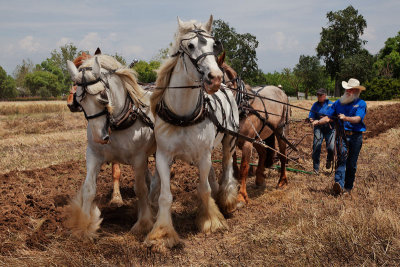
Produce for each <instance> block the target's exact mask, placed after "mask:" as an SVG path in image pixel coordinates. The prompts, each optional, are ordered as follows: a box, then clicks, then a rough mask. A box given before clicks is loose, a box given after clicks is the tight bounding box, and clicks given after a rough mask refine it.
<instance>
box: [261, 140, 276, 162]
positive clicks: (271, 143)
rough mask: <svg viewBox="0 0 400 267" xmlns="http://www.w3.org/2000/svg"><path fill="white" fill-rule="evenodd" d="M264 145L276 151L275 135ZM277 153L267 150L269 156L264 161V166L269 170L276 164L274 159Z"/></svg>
mask: <svg viewBox="0 0 400 267" xmlns="http://www.w3.org/2000/svg"><path fill="white" fill-rule="evenodd" d="M264 143H265V144H266V145H267V146H269V147H272V148H274V149H275V134H271V135H270V136H269V137H268V138H267V139H264ZM275 154H276V153H275V151H273V150H271V149H269V148H267V155H266V158H265V161H264V166H265V167H266V168H269V167H271V166H272V164H274V158H275Z"/></svg>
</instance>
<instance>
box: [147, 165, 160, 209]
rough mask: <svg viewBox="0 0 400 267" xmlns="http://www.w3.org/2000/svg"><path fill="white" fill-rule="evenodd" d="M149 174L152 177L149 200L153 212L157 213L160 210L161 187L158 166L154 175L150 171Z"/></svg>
mask: <svg viewBox="0 0 400 267" xmlns="http://www.w3.org/2000/svg"><path fill="white" fill-rule="evenodd" d="M148 175H149V176H150V177H151V178H150V192H149V201H150V206H151V208H152V211H153V214H154V215H156V214H157V211H158V198H159V196H160V187H161V182H160V175H159V174H158V171H157V168H156V170H155V172H154V175H153V176H152V175H151V174H150V172H149V173H148Z"/></svg>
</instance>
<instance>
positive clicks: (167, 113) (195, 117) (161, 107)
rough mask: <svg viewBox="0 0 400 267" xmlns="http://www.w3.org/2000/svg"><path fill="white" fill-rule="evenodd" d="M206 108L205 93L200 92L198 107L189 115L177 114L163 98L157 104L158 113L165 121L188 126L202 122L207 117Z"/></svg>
mask: <svg viewBox="0 0 400 267" xmlns="http://www.w3.org/2000/svg"><path fill="white" fill-rule="evenodd" d="M205 109H206V107H205V101H204V95H203V93H200V95H199V99H198V101H197V105H196V109H195V110H194V111H193V113H192V114H191V115H188V116H179V115H176V114H175V113H173V112H172V111H171V110H170V109H169V108H168V106H167V105H166V104H165V103H164V100H163V99H162V100H161V101H160V102H159V103H158V104H157V106H156V113H157V115H158V116H159V117H160V118H161V119H162V120H163V121H165V122H167V123H169V124H172V125H175V126H180V127H186V126H191V125H194V124H197V123H200V122H202V121H203V120H204V119H205V118H206V113H207V112H205Z"/></svg>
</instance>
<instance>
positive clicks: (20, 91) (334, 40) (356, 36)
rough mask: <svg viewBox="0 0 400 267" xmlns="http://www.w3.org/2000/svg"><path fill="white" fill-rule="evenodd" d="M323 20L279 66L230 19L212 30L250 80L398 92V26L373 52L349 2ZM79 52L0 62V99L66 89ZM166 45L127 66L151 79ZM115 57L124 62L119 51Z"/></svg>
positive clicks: (288, 88)
mask: <svg viewBox="0 0 400 267" xmlns="http://www.w3.org/2000/svg"><path fill="white" fill-rule="evenodd" d="M326 18H327V20H328V23H327V26H326V27H322V31H321V33H320V41H319V43H318V45H317V47H316V49H315V51H316V54H315V55H300V57H299V61H298V63H297V64H296V65H295V66H294V67H293V69H291V68H284V69H283V70H282V71H281V72H278V71H275V72H273V73H264V72H263V71H262V70H261V69H260V68H259V67H258V64H257V61H258V60H257V53H256V49H257V47H258V45H259V42H258V41H257V38H256V36H254V35H252V34H250V33H244V34H242V33H238V32H237V31H236V29H235V28H233V27H231V26H230V25H229V23H227V22H225V21H223V20H221V19H219V20H215V21H214V22H213V23H214V25H213V26H214V27H213V35H214V36H215V38H216V39H218V40H220V41H221V42H222V43H223V45H224V49H225V52H226V59H225V60H226V61H227V63H228V64H229V65H230V66H232V67H233V68H234V69H235V70H236V71H237V72H238V74H239V75H240V77H241V78H242V79H243V80H244V81H245V82H246V83H248V84H250V85H253V86H254V85H267V84H268V85H279V84H280V85H282V87H283V90H284V91H285V92H286V93H287V94H288V95H291V96H296V95H297V96H298V93H299V92H303V93H304V94H305V96H306V98H307V97H308V95H310V94H315V92H316V90H318V88H320V87H324V88H326V89H327V91H328V93H329V94H330V95H334V96H340V94H341V93H342V91H343V89H342V88H341V85H340V82H341V81H342V80H348V79H349V78H352V77H354V78H357V79H359V80H360V82H361V83H362V84H364V85H365V86H366V87H367V90H366V91H365V92H363V98H364V99H367V100H384V99H391V98H398V97H400V31H399V32H398V34H397V35H396V36H394V37H390V38H388V39H387V40H386V42H385V45H384V47H383V48H382V49H381V50H380V51H379V52H378V53H377V54H376V55H372V54H370V53H369V51H368V50H367V49H365V47H364V45H365V44H366V41H365V40H362V39H361V36H362V35H363V33H364V30H365V28H366V27H367V22H366V20H365V19H364V17H363V16H362V15H361V14H359V12H358V10H356V9H355V8H354V7H353V6H351V5H350V6H348V7H347V8H345V9H343V10H339V11H335V12H334V11H330V12H328V13H327V14H326ZM82 52H85V53H88V51H78V49H77V47H76V46H74V45H73V44H72V43H70V44H66V45H64V46H62V47H60V49H59V50H53V51H52V52H51V53H50V57H48V58H47V59H46V60H44V61H43V62H41V63H40V64H36V65H34V64H33V63H32V61H30V60H29V59H28V60H23V61H22V63H21V64H20V65H18V66H17V67H16V68H15V71H14V72H13V74H12V76H11V75H7V73H6V72H5V71H4V69H3V68H2V67H1V66H0V99H10V98H15V97H17V96H22V97H24V96H39V97H42V98H49V97H59V96H62V95H65V94H67V93H68V92H69V89H70V87H71V85H72V82H71V80H70V77H69V74H68V71H67V69H66V62H67V60H73V59H74V58H76V57H77V56H78V55H80V54H81V53H82ZM169 52H170V51H169V48H164V49H160V50H159V51H158V54H157V56H155V57H154V58H153V59H152V60H150V61H148V62H147V61H144V60H141V61H138V62H137V63H136V64H134V66H132V68H134V69H135V70H136V72H137V73H138V79H139V81H140V82H143V83H150V82H154V81H155V79H156V73H155V70H156V69H157V68H158V67H159V66H160V64H161V62H162V60H163V59H165V58H166V57H168V56H169ZM114 57H115V58H116V59H117V60H118V61H120V62H121V63H122V64H124V65H126V64H127V62H126V60H125V59H124V58H123V57H122V56H121V55H119V54H115V55H114Z"/></svg>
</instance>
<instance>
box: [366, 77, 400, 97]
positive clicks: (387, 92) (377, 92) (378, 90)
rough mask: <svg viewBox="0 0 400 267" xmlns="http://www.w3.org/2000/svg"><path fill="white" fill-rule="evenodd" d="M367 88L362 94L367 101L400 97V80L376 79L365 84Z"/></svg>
mask: <svg viewBox="0 0 400 267" xmlns="http://www.w3.org/2000/svg"><path fill="white" fill-rule="evenodd" d="M365 87H366V88H367V89H366V90H365V91H363V93H362V98H363V99H365V100H389V99H393V98H398V97H400V80H398V79H393V78H391V79H388V78H374V79H372V81H370V82H366V83H365Z"/></svg>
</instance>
